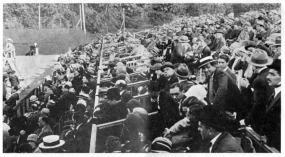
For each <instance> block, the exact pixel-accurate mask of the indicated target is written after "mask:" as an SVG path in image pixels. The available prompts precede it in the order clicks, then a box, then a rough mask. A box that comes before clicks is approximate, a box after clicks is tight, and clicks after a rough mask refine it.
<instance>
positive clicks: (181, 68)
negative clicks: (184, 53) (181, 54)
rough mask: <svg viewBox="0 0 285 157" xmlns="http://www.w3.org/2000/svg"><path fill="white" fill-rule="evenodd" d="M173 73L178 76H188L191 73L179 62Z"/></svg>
mask: <svg viewBox="0 0 285 157" xmlns="http://www.w3.org/2000/svg"><path fill="white" fill-rule="evenodd" d="M175 74H176V76H178V77H180V78H189V76H190V75H191V73H190V71H189V68H188V66H187V65H186V64H185V63H181V64H179V66H178V67H177V68H176V69H175Z"/></svg>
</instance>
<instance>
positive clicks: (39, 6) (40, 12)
mask: <svg viewBox="0 0 285 157" xmlns="http://www.w3.org/2000/svg"><path fill="white" fill-rule="evenodd" d="M39 29H41V4H40V3H39Z"/></svg>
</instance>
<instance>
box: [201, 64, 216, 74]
mask: <svg viewBox="0 0 285 157" xmlns="http://www.w3.org/2000/svg"><path fill="white" fill-rule="evenodd" d="M216 65H217V62H211V63H207V64H206V65H204V66H203V67H202V69H203V71H204V73H205V74H206V75H207V76H211V75H212V74H213V73H214V72H215V70H216Z"/></svg>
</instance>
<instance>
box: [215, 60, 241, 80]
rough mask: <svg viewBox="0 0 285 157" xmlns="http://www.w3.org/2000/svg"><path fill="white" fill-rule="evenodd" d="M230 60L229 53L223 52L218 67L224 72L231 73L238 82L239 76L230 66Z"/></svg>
mask: <svg viewBox="0 0 285 157" xmlns="http://www.w3.org/2000/svg"><path fill="white" fill-rule="evenodd" d="M229 61H230V57H229V56H228V55H225V54H222V55H220V56H219V59H218V67H219V68H220V69H222V70H223V71H224V72H226V73H227V74H229V75H230V77H231V78H232V79H233V80H234V81H235V82H237V77H236V75H235V73H234V72H233V71H232V70H231V69H230V68H229V67H228V65H229Z"/></svg>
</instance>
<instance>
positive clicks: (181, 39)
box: [178, 36, 190, 43]
mask: <svg viewBox="0 0 285 157" xmlns="http://www.w3.org/2000/svg"><path fill="white" fill-rule="evenodd" d="M178 41H179V42H180V43H188V42H189V41H190V40H189V39H188V37H187V36H181V37H180V38H179V39H178Z"/></svg>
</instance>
